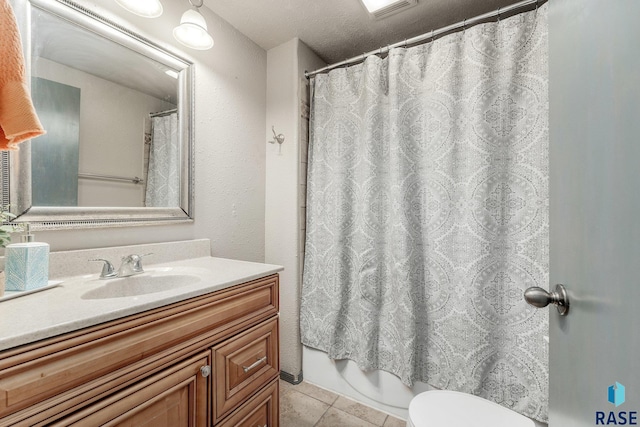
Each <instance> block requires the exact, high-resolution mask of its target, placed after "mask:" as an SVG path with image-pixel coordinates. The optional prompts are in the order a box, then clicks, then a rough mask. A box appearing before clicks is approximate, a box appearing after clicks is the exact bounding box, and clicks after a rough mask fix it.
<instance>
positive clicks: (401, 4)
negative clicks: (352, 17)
mask: <svg viewBox="0 0 640 427" xmlns="http://www.w3.org/2000/svg"><path fill="white" fill-rule="evenodd" d="M361 1H362V4H363V5H364V7H365V8H367V11H368V12H369V14H370V15H371V17H372V18H374V19H382V18H386V17H387V16H391V15H393V14H396V13H398V12H401V11H403V10H405V9H408V8H410V7H412V6H415V5H416V4H417V3H418V1H417V0H361Z"/></svg>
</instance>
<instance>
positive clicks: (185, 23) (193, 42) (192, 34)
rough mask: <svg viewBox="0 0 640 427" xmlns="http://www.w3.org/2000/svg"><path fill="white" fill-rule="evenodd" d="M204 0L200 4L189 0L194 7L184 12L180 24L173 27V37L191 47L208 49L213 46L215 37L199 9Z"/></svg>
mask: <svg viewBox="0 0 640 427" xmlns="http://www.w3.org/2000/svg"><path fill="white" fill-rule="evenodd" d="M203 1H204V0H200V4H199V5H197V6H196V5H195V4H194V1H193V0H189V3H191V6H193V8H191V9H189V10H187V11H186V12H185V13H183V14H182V18H180V25H178V26H177V27H175V28H174V29H173V37H175V39H176V40H178V41H179V42H180V43H182V44H183V45H185V46H187V47H190V48H191V49H197V50H207V49H211V48H212V47H213V38H212V37H211V36H210V35H209V33H208V32H207V22H206V21H205V20H204V16H202V14H201V13H200V11H199V10H198V9H199V8H200V7H201V6H202V3H203Z"/></svg>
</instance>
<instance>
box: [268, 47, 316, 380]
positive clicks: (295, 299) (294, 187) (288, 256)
mask: <svg viewBox="0 0 640 427" xmlns="http://www.w3.org/2000/svg"><path fill="white" fill-rule="evenodd" d="M323 65H324V63H323V62H322V61H321V60H320V59H318V58H317V56H316V55H315V54H314V53H313V52H312V51H311V50H310V49H309V48H308V47H307V46H306V45H305V44H304V43H302V42H301V41H300V40H298V39H297V38H296V39H292V40H290V41H288V42H287V43H284V44H282V45H280V46H278V47H275V48H273V49H271V50H269V51H268V52H267V114H266V116H267V123H266V140H273V132H272V130H271V126H272V125H273V126H274V127H275V131H276V133H278V134H280V133H282V134H283V135H284V136H285V142H284V144H283V145H282V148H281V150H279V147H277V144H274V145H269V146H268V147H267V157H266V159H267V160H266V168H267V171H266V201H265V222H266V226H265V261H266V262H268V263H272V264H278V265H282V266H284V267H285V270H284V271H283V272H282V273H281V274H280V277H281V281H280V364H281V366H280V368H281V370H282V371H284V372H287V373H289V374H292V375H294V379H295V380H296V381H297V380H298V377H297V376H298V374H300V372H301V371H302V345H301V344H300V332H299V323H300V322H299V320H300V317H299V305H300V283H301V280H300V276H301V272H302V270H301V262H300V261H301V259H302V256H303V252H302V250H303V247H304V224H305V217H304V214H305V208H304V206H305V189H306V186H305V185H306V153H307V150H306V148H305V147H306V143H307V137H306V135H305V133H306V131H307V126H306V124H305V119H304V117H303V116H304V115H305V113H304V111H305V108H304V100H305V99H306V93H307V92H306V91H307V87H306V84H307V80H306V79H305V77H304V71H305V70H312V69H316V68H319V67H321V66H323Z"/></svg>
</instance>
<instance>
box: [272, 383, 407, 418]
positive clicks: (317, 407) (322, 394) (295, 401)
mask: <svg viewBox="0 0 640 427" xmlns="http://www.w3.org/2000/svg"><path fill="white" fill-rule="evenodd" d="M405 425H406V423H405V422H404V421H403V420H401V419H398V418H395V417H392V416H391V415H387V414H385V413H383V412H379V411H376V410H375V409H373V408H370V407H368V406H365V405H362V404H360V403H358V402H355V401H353V400H351V399H347V398H346V397H343V396H340V395H338V394H335V393H332V392H330V391H328V390H325V389H322V388H319V387H316V386H314V385H313V384H309V383H307V382H304V381H303V382H302V383H300V384H298V385H293V384H290V383H288V382H286V381H282V380H280V427H405Z"/></svg>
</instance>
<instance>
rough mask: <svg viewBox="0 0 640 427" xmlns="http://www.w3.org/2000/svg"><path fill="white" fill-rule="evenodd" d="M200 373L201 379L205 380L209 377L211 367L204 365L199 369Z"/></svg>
mask: <svg viewBox="0 0 640 427" xmlns="http://www.w3.org/2000/svg"><path fill="white" fill-rule="evenodd" d="M200 373H201V374H202V376H203V377H205V378H207V377H208V376H209V375H211V366H209V365H204V366H202V367H201V368H200Z"/></svg>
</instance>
